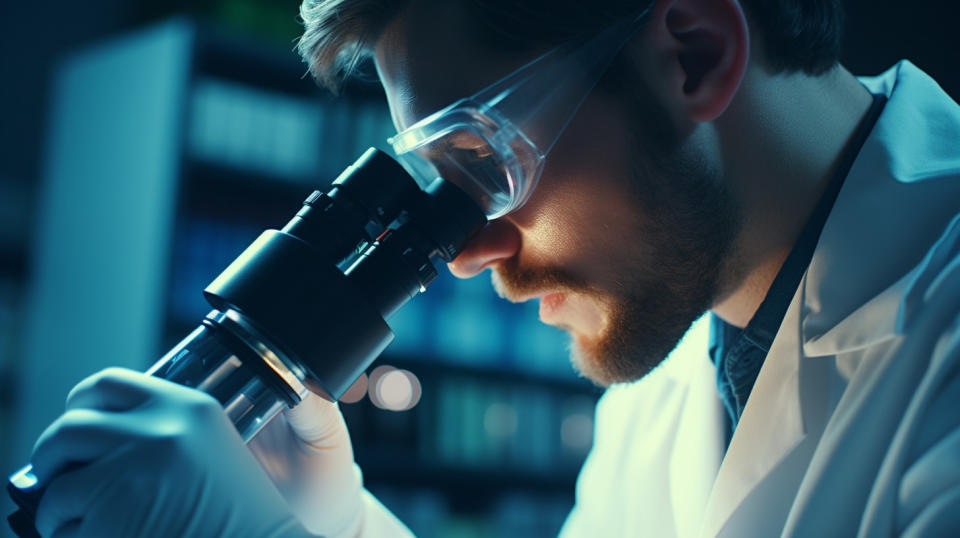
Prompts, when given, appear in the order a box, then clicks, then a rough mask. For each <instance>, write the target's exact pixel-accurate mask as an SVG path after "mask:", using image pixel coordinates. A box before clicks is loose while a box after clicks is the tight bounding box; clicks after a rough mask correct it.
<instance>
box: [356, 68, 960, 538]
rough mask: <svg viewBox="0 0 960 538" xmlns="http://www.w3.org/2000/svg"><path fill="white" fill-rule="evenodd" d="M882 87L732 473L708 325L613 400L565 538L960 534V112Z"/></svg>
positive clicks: (602, 414) (917, 92)
mask: <svg viewBox="0 0 960 538" xmlns="http://www.w3.org/2000/svg"><path fill="white" fill-rule="evenodd" d="M863 83H864V84H865V85H866V86H867V87H868V88H869V89H870V91H871V92H872V93H883V94H885V95H887V96H888V102H887V104H886V106H885V108H884V110H883V112H882V113H881V115H880V117H879V119H878V120H877V123H876V125H875V126H874V128H873V131H872V132H871V134H870V136H869V138H868V139H867V140H866V142H865V144H864V146H863V148H862V150H861V151H860V154H859V156H858V157H857V160H856V162H855V163H854V165H853V168H852V169H851V170H850V173H849V175H848V177H847V178H846V181H845V182H844V185H843V189H842V190H841V191H840V194H839V196H838V198H837V200H836V203H835V205H834V207H833V210H832V211H831V213H830V216H829V218H828V220H827V222H826V224H825V226H824V229H823V232H822V234H821V237H820V241H819V243H818V245H817V248H816V252H815V253H814V256H813V259H812V261H811V263H810V266H809V268H808V270H807V272H806V274H805V275H804V277H803V280H802V281H801V284H800V287H799V289H798V290H797V292H796V294H795V295H794V298H793V301H792V302H791V304H790V307H789V309H788V310H787V313H786V316H785V318H784V321H783V324H782V325H781V327H780V331H779V333H778V334H777V337H776V339H775V340H774V342H773V345H772V347H771V349H770V353H769V355H768V356H767V359H766V361H765V363H764V365H763V368H762V369H761V371H760V374H759V376H758V378H757V381H756V384H755V386H754V388H753V392H752V394H751V395H750V398H749V400H748V402H747V405H746V408H745V409H744V412H743V416H742V417H741V419H740V423H739V425H738V427H737V429H736V432H735V434H734V436H733V439H732V441H731V443H730V446H729V448H728V449H727V453H726V455H724V439H723V435H724V434H723V429H722V428H723V422H722V421H723V415H722V413H723V410H722V407H721V405H722V404H721V403H720V401H719V399H718V396H717V389H716V385H715V378H714V367H713V364H712V363H711V362H710V361H709V360H708V357H707V354H706V353H707V352H706V327H705V325H704V323H703V322H702V321H701V322H699V323H698V324H697V325H695V326H694V328H693V329H691V332H690V333H689V334H688V337H687V338H685V339H684V343H683V344H681V346H680V347H679V348H678V349H677V350H676V351H675V352H674V353H673V354H672V355H671V357H670V358H668V359H667V360H666V361H665V362H664V364H663V365H661V366H660V367H659V368H657V369H656V370H655V371H653V372H652V373H651V374H649V375H648V376H647V377H645V378H643V379H642V380H640V381H638V382H635V383H632V384H625V385H618V386H614V387H612V388H610V389H608V390H607V392H606V393H605V394H604V396H603V398H602V399H601V401H600V403H599V404H598V406H597V412H596V426H595V437H594V447H593V449H592V451H591V453H590V455H589V457H588V458H587V461H586V463H585V464H584V466H583V469H582V470H581V473H580V476H579V478H578V480H577V491H576V493H577V497H576V506H575V507H574V509H573V511H572V512H571V513H570V516H569V518H568V519H567V521H566V523H565V525H564V527H563V529H562V531H561V536H563V537H565V538H579V537H584V538H607V537H615V536H651V537H655V538H666V537H670V536H684V537H686V536H730V537H738V538H740V537H771V536H778V535H783V536H804V537H805V536H815V537H825V536H843V537H849V536H863V537H879V536H892V535H904V536H960V325H958V323H960V320H958V312H960V217H958V213H960V108H958V107H957V105H956V104H955V103H953V102H952V101H951V100H950V98H949V97H948V96H947V95H946V94H944V93H943V92H942V90H940V88H939V87H938V86H937V85H936V83H935V82H934V81H933V80H932V79H930V78H929V77H928V76H927V75H925V74H924V73H922V72H921V71H920V70H919V69H917V68H916V67H914V66H913V65H912V64H910V63H908V62H901V63H900V64H898V65H897V66H895V67H894V68H893V69H891V70H890V71H888V72H887V73H885V74H883V75H881V76H880V77H876V78H872V79H863ZM721 462H722V463H721ZM366 501H367V507H368V509H367V513H366V518H365V528H364V532H363V535H364V536H401V535H406V534H407V533H408V532H409V531H407V530H406V529H405V528H404V527H403V526H402V525H401V524H400V523H399V522H398V521H397V520H396V519H395V518H393V516H392V515H391V514H390V513H389V512H388V511H387V510H386V509H384V508H383V507H382V506H381V505H380V504H379V503H377V502H376V500H375V499H373V498H372V496H369V495H367V496H366Z"/></svg>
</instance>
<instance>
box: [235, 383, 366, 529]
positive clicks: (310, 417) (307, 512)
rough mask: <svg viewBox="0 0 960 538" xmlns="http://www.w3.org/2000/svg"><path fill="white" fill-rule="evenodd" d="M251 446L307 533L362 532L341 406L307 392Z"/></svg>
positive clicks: (358, 489) (357, 479)
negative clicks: (305, 395) (301, 399)
mask: <svg viewBox="0 0 960 538" xmlns="http://www.w3.org/2000/svg"><path fill="white" fill-rule="evenodd" d="M248 446H249V447H250V450H251V451H252V452H253V453H254V455H255V456H256V457H257V459H258V460H259V461H260V464H261V465H262V466H263V468H264V469H265V470H266V471H267V474H268V475H270V477H271V478H272V479H273V481H274V483H275V484H276V485H277V488H278V489H279V490H280V492H281V493H282V494H283V496H284V497H285V498H286V499H287V502H288V503H289V505H290V507H291V508H292V509H293V511H294V512H295V513H296V514H297V516H298V517H299V518H300V521H301V523H303V525H304V526H305V527H306V528H307V530H309V531H310V532H312V533H314V534H318V535H323V536H328V537H331V538H334V537H336V538H339V537H342V536H350V537H352V536H356V535H357V534H358V533H359V532H360V529H361V527H362V526H363V524H364V516H365V513H364V501H363V494H362V491H363V489H362V482H363V480H362V477H361V474H360V468H359V467H357V465H356V464H355V463H354V460H353V448H352V447H351V445H350V436H349V434H348V433H347V426H346V424H345V423H344V421H343V415H342V414H341V413H340V409H339V407H337V404H335V403H331V402H328V401H326V400H324V399H323V398H320V397H319V396H317V395H315V394H313V393H308V395H307V397H306V398H304V399H303V401H301V402H300V404H298V405H297V406H296V407H294V408H293V409H287V410H286V411H284V412H283V413H282V414H280V415H277V417H276V418H275V419H274V420H272V421H271V422H270V423H269V424H267V425H266V426H265V427H264V428H263V430H261V431H260V433H259V434H257V436H256V437H254V438H253V439H252V440H251V441H250V443H249V444H248Z"/></svg>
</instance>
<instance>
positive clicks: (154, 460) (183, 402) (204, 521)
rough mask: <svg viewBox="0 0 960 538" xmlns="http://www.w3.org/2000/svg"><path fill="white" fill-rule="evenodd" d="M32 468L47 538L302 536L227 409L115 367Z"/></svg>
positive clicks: (43, 445)
mask: <svg viewBox="0 0 960 538" xmlns="http://www.w3.org/2000/svg"><path fill="white" fill-rule="evenodd" d="M31 461H32V463H33V466H34V472H35V474H36V475H37V477H38V479H39V481H40V485H41V486H42V487H43V486H45V487H46V491H45V493H44V494H43V497H42V498H41V500H40V504H39V506H38V510H37V520H36V523H37V530H38V531H40V533H41V534H42V535H43V536H57V537H60V536H97V537H101V538H109V537H113V536H120V537H127V536H137V537H146V536H157V537H163V538H169V537H171V536H177V537H180V536H203V537H210V536H231V537H232V536H251V537H265V536H269V537H279V536H304V535H305V534H306V533H305V530H304V529H303V527H302V526H300V525H299V523H298V522H297V520H296V517H295V516H294V515H293V514H292V513H291V512H290V510H289V508H288V507H287V505H286V503H285V502H284V500H283V498H282V497H281V496H280V494H279V493H278V492H277V490H276V488H275V487H274V486H273V484H272V483H271V482H270V479H269V478H268V477H267V475H266V474H265V473H264V471H263V470H262V469H261V467H260V466H259V465H257V462H256V460H254V458H253V456H252V455H251V454H250V451H249V450H247V448H246V446H244V444H243V441H242V440H241V439H240V436H239V434H237V432H236V430H235V429H234V427H233V425H232V424H231V423H230V421H229V420H228V419H227V417H226V415H225V414H224V413H223V410H222V408H221V407H220V404H219V403H218V402H217V401H216V400H215V399H213V398H212V397H210V396H209V395H207V394H204V393H202V392H199V391H197V390H193V389H189V388H186V387H183V386H180V385H177V384H175V383H172V382H169V381H165V380H163V379H159V378H156V377H151V376H147V375H146V374H141V373H137V372H133V371H130V370H123V369H119V368H111V369H107V370H104V371H103V372H100V373H98V374H96V375H93V376H91V377H89V378H87V379H85V380H84V381H82V382H80V384H78V385H77V386H76V387H75V388H74V389H73V390H72V391H71V392H70V395H69V396H68V398H67V411H66V412H65V413H64V414H63V415H62V416H61V417H60V418H58V419H57V420H56V421H54V423H53V424H52V425H51V426H50V427H49V428H47V430H46V431H45V432H44V433H43V435H41V436H40V439H39V440H38V441H37V444H36V446H35V448H34V452H33V456H32V458H31Z"/></svg>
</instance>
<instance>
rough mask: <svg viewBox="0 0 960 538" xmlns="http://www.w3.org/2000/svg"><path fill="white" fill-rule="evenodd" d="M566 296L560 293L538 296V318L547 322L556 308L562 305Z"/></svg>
mask: <svg viewBox="0 0 960 538" xmlns="http://www.w3.org/2000/svg"><path fill="white" fill-rule="evenodd" d="M566 300H567V296H566V295H564V294H562V293H548V294H547V295H544V296H543V297H541V298H540V320H541V321H543V322H544V323H548V322H549V320H550V319H551V317H553V315H554V314H556V312H557V310H559V309H560V307H562V306H563V303H565V302H566Z"/></svg>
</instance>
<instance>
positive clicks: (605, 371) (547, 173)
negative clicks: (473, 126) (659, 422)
mask: <svg viewBox="0 0 960 538" xmlns="http://www.w3.org/2000/svg"><path fill="white" fill-rule="evenodd" d="M454 4H457V3H455V2H452V3H436V4H435V5H438V6H440V7H438V8H437V9H435V10H433V11H431V12H430V20H429V21H428V20H426V16H425V15H423V14H422V13H423V11H422V10H410V11H408V12H407V13H406V14H405V15H403V16H401V17H400V18H398V19H397V20H395V21H393V23H391V24H390V25H389V26H388V28H387V30H386V32H385V33H384V34H383V36H382V37H381V38H380V40H379V41H378V43H377V49H376V62H377V68H378V73H379V75H380V78H381V82H382V83H383V85H384V88H385V89H386V93H387V97H388V101H389V104H390V109H391V113H392V115H393V119H394V123H395V124H396V126H397V128H398V129H402V128H405V127H407V126H409V125H411V124H412V123H414V122H416V121H417V120H419V119H420V118H423V117H424V116H426V115H429V114H430V113H432V112H434V111H436V110H438V109H440V108H442V107H444V106H446V105H448V104H450V103H452V102H453V101H455V100H457V99H459V98H462V97H464V96H467V95H471V94H472V93H474V92H475V91H477V90H479V89H481V88H483V87H485V86H486V85H488V84H490V83H491V82H493V81H495V80H497V79H499V78H500V77H501V76H503V75H505V74H507V73H509V72H510V71H512V70H513V69H515V68H516V67H518V66H520V65H523V64H524V63H526V61H528V60H529V59H530V58H531V57H533V56H535V55H536V54H535V53H534V54H531V55H528V56H524V57H517V56H516V55H512V56H511V55H498V54H495V53H491V52H489V51H488V50H485V49H484V48H483V47H482V46H480V45H478V44H476V43H473V42H471V40H470V39H469V38H465V37H464V36H466V35H469V31H468V30H466V29H465V27H464V24H465V23H464V22H463V21H462V20H460V16H458V14H457V13H456V12H455V8H453V7H450V8H444V7H442V6H443V5H454ZM445 10H446V11H449V13H442V12H443V11H445ZM418 12H419V13H421V14H420V15H418V14H417V13H418ZM443 17H448V19H449V20H446V21H445V22H444V23H443V24H438V23H437V19H438V18H443ZM615 94H616V95H615ZM618 96H619V97H618ZM704 163H705V160H704V159H703V158H701V156H700V155H698V154H697V152H696V149H695V148H690V147H687V145H686V144H685V143H684V140H683V137H682V136H681V135H679V134H678V133H676V132H674V131H673V130H672V129H671V128H670V126H669V120H668V118H667V115H666V113H665V112H664V111H663V110H661V109H660V108H659V107H658V106H657V104H656V102H655V100H654V99H653V97H652V95H651V93H650V92H648V91H647V90H646V89H645V86H644V85H643V84H642V83H640V82H637V83H636V84H633V85H631V86H630V88H629V91H628V92H623V91H617V92H607V91H603V90H595V91H594V92H593V94H591V96H590V97H589V98H588V99H587V100H586V101H585V103H584V105H583V106H582V108H581V109H580V111H579V112H578V113H577V115H576V116H575V117H574V119H573V120H572V122H571V123H570V125H569V127H568V128H567V129H566V131H565V132H564V134H563V135H562V136H561V138H560V139H559V140H558V142H557V144H556V145H555V146H554V148H553V150H552V151H551V153H550V155H549V156H548V158H547V160H546V163H545V167H544V171H543V175H542V177H541V179H540V182H539V184H538V185H537V187H536V189H535V190H534V192H533V195H532V196H531V198H530V199H529V201H528V202H527V203H526V204H525V205H524V206H523V207H522V208H520V209H519V210H517V211H515V212H513V213H511V214H509V215H507V216H505V217H501V218H499V219H496V220H494V221H492V222H490V223H489V224H488V225H487V227H486V228H485V229H484V230H483V231H482V232H481V233H480V234H479V235H478V236H477V237H476V238H475V239H474V240H473V241H472V242H471V243H470V244H469V245H468V246H467V248H466V249H465V250H464V251H463V253H462V254H460V256H459V257H458V258H457V259H456V260H455V261H454V262H453V263H451V264H450V270H451V272H453V274H454V275H456V276H458V277H461V278H466V277H472V276H474V275H476V274H478V273H480V272H481V271H482V270H483V269H486V268H489V269H491V271H492V277H493V285H494V287H495V288H496V290H497V292H498V293H499V294H500V295H501V296H502V297H504V298H505V299H508V300H510V301H527V300H539V301H540V318H541V320H542V321H543V322H544V323H547V324H550V325H554V326H556V327H560V328H562V329H564V330H566V331H567V332H568V333H569V334H570V336H571V338H572V346H571V349H572V361H573V363H574V366H575V367H576V368H577V369H578V370H579V371H580V372H581V373H582V374H583V375H584V376H585V377H587V378H589V379H591V380H592V381H594V382H595V383H597V384H600V385H604V386H606V385H609V384H611V383H615V382H625V381H632V380H635V379H638V378H640V377H642V376H643V375H645V374H646V373H647V372H649V371H650V370H651V369H652V368H653V367H654V366H656V365H657V364H658V363H659V362H660V361H661V360H662V359H663V358H664V357H665V356H666V355H667V354H668V353H669V352H670V350H672V349H673V348H674V347H675V346H676V344H677V342H678V341H679V339H680V338H681V337H682V336H683V333H684V332H686V330H687V328H688V327H689V326H690V324H691V323H692V322H693V321H694V320H695V319H696V318H697V317H699V316H700V315H701V314H702V313H703V312H704V311H706V310H707V309H708V308H710V306H711V304H713V302H714V301H715V299H717V295H718V274H719V273H720V268H721V266H722V265H723V263H724V259H725V257H726V255H727V253H728V250H729V247H730V244H731V242H732V239H733V237H734V236H735V234H736V229H737V224H736V222H737V218H736V212H735V211H734V208H733V204H732V202H731V200H730V197H729V196H728V195H727V194H726V193H725V191H724V188H723V181H722V179H721V178H719V177H716V174H715V173H711V171H710V169H709V166H708V165H706V164H704Z"/></svg>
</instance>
